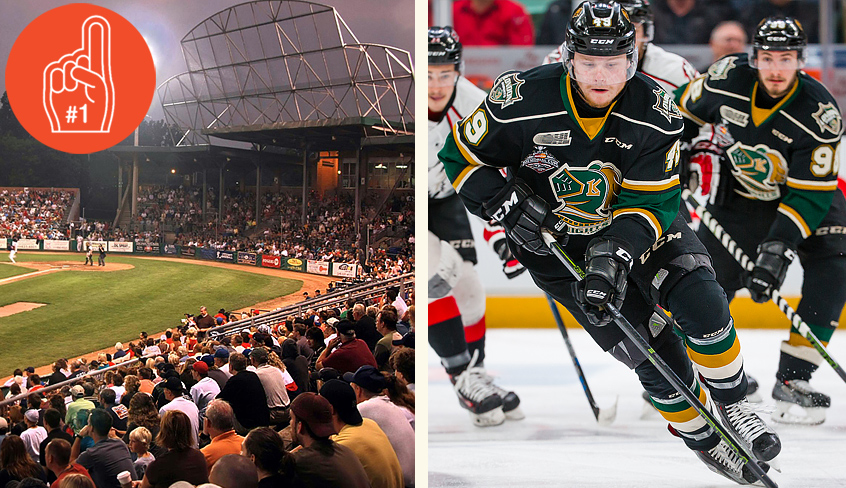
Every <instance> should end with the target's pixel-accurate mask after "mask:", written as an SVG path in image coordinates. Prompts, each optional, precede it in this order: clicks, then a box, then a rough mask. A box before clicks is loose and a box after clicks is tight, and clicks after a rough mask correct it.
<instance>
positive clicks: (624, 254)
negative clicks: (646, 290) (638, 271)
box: [573, 237, 634, 327]
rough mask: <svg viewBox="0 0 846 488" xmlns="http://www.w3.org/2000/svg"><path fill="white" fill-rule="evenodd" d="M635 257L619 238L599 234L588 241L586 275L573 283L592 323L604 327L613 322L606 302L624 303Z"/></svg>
mask: <svg viewBox="0 0 846 488" xmlns="http://www.w3.org/2000/svg"><path fill="white" fill-rule="evenodd" d="M633 261H634V260H633V258H632V253H631V252H629V251H628V249H626V246H625V245H624V244H623V243H622V242H620V241H617V240H614V239H606V238H602V237H600V238H598V239H594V240H592V241H591V242H590V244H589V245H588V249H587V252H586V253H585V262H586V263H587V266H585V279H583V280H582V281H579V282H577V283H574V284H573V295H574V296H575V298H576V303H578V304H579V307H580V308H581V309H582V311H583V312H584V313H585V315H587V318H588V321H589V322H590V323H591V325H595V326H597V327H602V326H604V325H607V324H608V323H609V322H611V315H610V314H609V313H608V312H607V311H606V310H605V305H606V304H608V303H611V304H613V305H614V306H615V307H616V308H617V309H618V310H619V309H620V307H622V306H623V300H624V299H625V297H626V287H627V283H626V279H627V278H628V276H629V271H631V269H632V262H633Z"/></svg>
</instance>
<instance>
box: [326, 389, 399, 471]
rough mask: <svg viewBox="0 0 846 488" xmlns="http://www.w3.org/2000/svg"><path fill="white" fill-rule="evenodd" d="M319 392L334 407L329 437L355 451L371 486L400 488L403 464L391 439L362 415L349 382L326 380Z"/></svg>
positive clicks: (374, 423)
mask: <svg viewBox="0 0 846 488" xmlns="http://www.w3.org/2000/svg"><path fill="white" fill-rule="evenodd" d="M320 396H322V397H324V398H326V399H327V400H329V403H331V404H332V408H333V410H334V412H333V414H332V421H333V423H334V425H335V430H337V431H338V435H336V436H334V437H333V438H332V439H333V440H334V441H335V442H337V443H338V444H340V445H342V446H347V447H349V448H350V449H351V450H352V451H353V452H354V453H355V455H356V457H358V460H359V461H361V465H362V466H363V467H364V472H365V473H367V477H368V478H370V484H371V486H372V487H373V488H403V483H404V482H403V474H402V467H401V466H400V463H399V459H398V458H397V454H396V452H395V451H394V448H393V446H391V441H390V440H388V437H387V436H386V435H385V433H384V432H382V429H380V428H379V425H378V424H377V423H376V422H374V421H373V420H371V419H365V418H362V417H361V414H360V413H359V411H358V407H356V399H355V391H353V389H352V387H351V386H350V385H349V383H346V382H344V381H341V380H329V381H327V382H326V383H325V384H324V385H323V387H322V388H320ZM412 484H413V480H412Z"/></svg>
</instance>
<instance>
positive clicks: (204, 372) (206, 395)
mask: <svg viewBox="0 0 846 488" xmlns="http://www.w3.org/2000/svg"><path fill="white" fill-rule="evenodd" d="M191 368H192V369H191V371H192V372H191V374H192V375H194V380H195V381H196V382H197V383H196V384H195V385H194V386H192V387H191V399H192V400H194V404H195V405H197V409H198V410H199V411H200V412H202V411H203V410H205V408H206V407H207V406H208V404H209V402H211V401H212V400H214V398H215V397H216V396H217V395H218V394H219V393H220V385H218V384H217V382H216V381H215V380H213V379H211V378H209V365H208V364H207V363H206V362H204V361H197V362H196V363H194V365H193V366H192V367H191ZM210 467H211V466H210Z"/></svg>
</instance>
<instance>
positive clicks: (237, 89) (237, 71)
mask: <svg viewBox="0 0 846 488" xmlns="http://www.w3.org/2000/svg"><path fill="white" fill-rule="evenodd" d="M181 43H182V52H183V56H184V58H185V62H186V65H187V67H188V71H187V72H185V73H181V74H178V75H175V76H173V77H171V78H169V79H168V80H167V81H165V82H164V83H162V84H161V85H160V86H159V87H158V94H159V99H160V101H161V103H162V107H163V109H164V113H165V119H166V121H167V123H168V124H173V125H176V126H178V127H179V128H180V129H182V130H183V131H184V135H183V136H182V138H181V140H179V141H174V142H176V143H177V145H180V146H185V145H199V144H208V143H209V140H208V136H207V135H204V134H203V131H204V130H205V131H209V130H214V129H224V128H227V127H235V126H258V125H263V124H276V123H279V122H305V123H311V124H314V123H319V122H321V121H328V120H333V119H335V120H338V119H347V120H350V119H356V118H358V119H362V120H364V119H367V120H375V121H377V122H378V123H374V124H371V129H376V130H377V132H378V133H379V135H387V136H391V135H403V134H409V133H411V132H412V129H411V127H413V123H414V113H413V104H414V66H413V62H412V59H411V54H410V53H409V52H408V51H404V50H401V49H397V48H394V47H390V46H384V45H380V44H368V43H362V42H360V41H359V40H358V38H357V37H356V36H355V34H353V32H352V31H351V30H350V28H349V27H348V26H347V24H346V23H345V22H344V20H343V19H342V18H341V16H340V15H339V14H338V12H336V11H335V9H334V8H332V7H329V6H327V5H322V4H319V3H313V2H307V1H300V0H282V1H254V2H248V3H243V4H240V5H236V6H234V7H231V8H228V9H226V10H223V11H221V12H218V13H216V14H214V15H212V16H211V17H209V18H207V19H206V20H204V21H203V22H201V23H200V24H198V25H197V26H196V27H194V28H193V29H192V30H191V31H190V32H189V33H188V34H187V35H186V36H185V37H184V38H183V39H182V41H181ZM370 133H371V134H372V131H370Z"/></svg>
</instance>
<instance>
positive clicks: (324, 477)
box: [291, 392, 370, 488]
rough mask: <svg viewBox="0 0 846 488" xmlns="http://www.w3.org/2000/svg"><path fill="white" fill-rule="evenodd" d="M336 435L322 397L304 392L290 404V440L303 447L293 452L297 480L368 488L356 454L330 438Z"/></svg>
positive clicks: (327, 405) (329, 413)
mask: <svg viewBox="0 0 846 488" xmlns="http://www.w3.org/2000/svg"><path fill="white" fill-rule="evenodd" d="M337 433H338V432H337V430H335V423H334V421H333V419H332V405H331V404H330V403H329V401H328V400H326V399H325V398H323V397H322V396H319V395H317V394H316V393H312V392H307V393H303V394H302V395H300V396H298V397H297V398H296V399H295V400H294V401H293V402H292V403H291V438H292V439H293V441H294V442H295V443H298V444H300V446H302V447H301V448H300V449H298V450H296V451H294V452H293V453H292V455H293V457H294V461H295V467H294V472H295V474H296V477H297V478H298V479H299V480H300V481H301V482H302V484H303V485H304V486H325V487H339V488H340V487H345V488H358V487H362V488H366V487H369V486H370V480H369V479H368V477H367V473H366V472H365V471H364V467H363V466H362V465H361V461H359V460H358V457H356V455H355V453H354V452H353V451H352V450H351V449H350V448H348V447H346V446H342V445H340V444H338V443H337V442H335V441H333V440H332V439H331V436H332V435H334V434H337Z"/></svg>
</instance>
